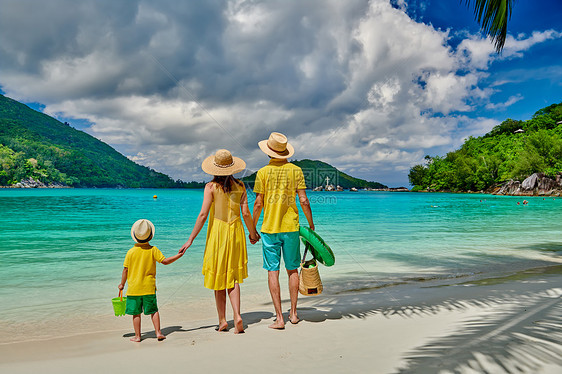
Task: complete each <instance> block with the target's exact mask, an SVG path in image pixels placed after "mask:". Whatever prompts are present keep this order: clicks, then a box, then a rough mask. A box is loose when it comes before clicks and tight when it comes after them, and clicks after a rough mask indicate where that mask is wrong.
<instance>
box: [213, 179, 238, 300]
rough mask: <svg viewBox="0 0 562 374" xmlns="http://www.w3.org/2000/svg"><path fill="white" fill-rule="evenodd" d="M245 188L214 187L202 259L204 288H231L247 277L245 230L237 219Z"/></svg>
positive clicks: (216, 185)
mask: <svg viewBox="0 0 562 374" xmlns="http://www.w3.org/2000/svg"><path fill="white" fill-rule="evenodd" d="M245 191H246V189H245V188H244V186H240V185H234V186H233V189H232V191H230V192H229V193H225V192H224V191H223V190H222V189H221V188H220V186H219V185H218V184H215V186H214V189H213V203H212V205H211V210H210V212H209V223H208V226H207V242H206V245H205V255H204V258H203V275H204V276H205V287H206V288H209V289H211V290H224V289H229V288H233V287H234V284H235V283H242V282H243V281H244V279H245V278H247V277H248V253H247V251H246V233H245V232H244V227H243V225H242V220H241V218H240V200H241V198H242V195H243V194H244V192H245Z"/></svg>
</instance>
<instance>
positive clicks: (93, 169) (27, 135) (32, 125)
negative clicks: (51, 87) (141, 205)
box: [0, 95, 182, 187]
mask: <svg viewBox="0 0 562 374" xmlns="http://www.w3.org/2000/svg"><path fill="white" fill-rule="evenodd" d="M30 177H31V178H33V179H35V180H39V181H41V182H43V183H61V184H66V185H69V186H75V187H116V186H121V187H177V186H180V185H181V184H182V183H179V182H175V181H174V180H172V179H171V178H170V177H168V176H167V175H165V174H162V173H158V172H155V171H154V170H151V169H149V168H147V167H145V166H141V165H138V164H136V163H134V162H133V161H131V160H129V159H128V158H127V157H125V156H123V155H122V154H120V153H119V152H117V151H116V150H115V149H113V148H111V147H110V146H109V145H107V144H106V143H104V142H102V141H100V140H98V139H96V138H94V137H93V136H90V135H88V134H86V133H85V132H83V131H79V130H76V129H74V128H72V127H70V126H69V125H68V124H64V123H61V122H59V121H57V120H56V119H54V118H52V117H49V116H47V115H45V114H43V113H40V112H37V111H35V110H33V109H31V108H29V107H27V106H26V105H24V104H21V103H19V102H17V101H15V100H12V99H9V98H7V97H5V96H3V95H0V185H11V184H14V183H16V182H19V181H21V180H23V179H26V178H30Z"/></svg>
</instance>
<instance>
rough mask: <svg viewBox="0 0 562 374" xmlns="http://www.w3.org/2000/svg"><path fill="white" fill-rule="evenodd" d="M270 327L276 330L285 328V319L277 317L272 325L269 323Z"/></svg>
mask: <svg viewBox="0 0 562 374" xmlns="http://www.w3.org/2000/svg"><path fill="white" fill-rule="evenodd" d="M269 328H270V329H275V330H283V329H284V328H285V322H284V321H283V320H278V319H276V320H275V322H273V323H272V324H271V325H269Z"/></svg>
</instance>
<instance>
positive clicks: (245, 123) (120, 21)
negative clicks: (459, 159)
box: [0, 0, 562, 186]
mask: <svg viewBox="0 0 562 374" xmlns="http://www.w3.org/2000/svg"><path fill="white" fill-rule="evenodd" d="M0 9H2V11H1V12H0V66H1V68H0V92H1V93H2V94H4V95H6V96H8V97H11V98H13V99H16V100H19V101H21V102H24V103H26V104H28V105H30V106H31V107H33V108H34V109H37V110H41V111H43V112H44V113H47V114H49V115H52V116H55V117H56V118H58V119H60V120H61V121H68V122H70V123H71V124H72V126H74V127H76V128H78V129H81V130H84V131H86V132H88V133H89V134H91V135H93V136H95V137H97V138H99V139H101V140H103V141H104V142H106V143H109V144H110V145H112V146H113V147H114V148H116V149H117V150H118V151H120V152H121V153H123V154H125V155H127V156H128V157H129V158H131V159H133V160H135V161H137V162H139V163H141V164H143V165H147V166H150V167H152V168H154V169H156V170H158V171H161V172H164V173H167V174H169V175H170V176H172V177H173V178H176V179H178V178H179V179H182V180H185V181H191V180H207V179H208V178H207V177H206V176H205V175H204V174H203V173H202V171H201V169H200V164H201V161H202V160H203V159H204V158H205V157H206V156H208V155H210V154H212V153H214V152H215V151H216V150H217V149H219V148H227V149H229V150H231V151H232V152H233V154H234V155H236V156H240V157H242V158H243V159H245V160H246V161H247V164H248V167H249V169H252V170H256V169H258V168H259V167H260V166H262V165H264V164H265V163H266V162H267V156H265V155H264V154H263V153H261V151H259V149H258V147H257V142H258V141H259V140H262V139H266V138H267V137H268V135H269V133H270V132H271V131H280V132H282V133H285V134H286V135H287V136H288V137H289V139H290V142H291V143H292V144H293V145H294V146H295V149H296V154H295V158H296V159H303V158H311V159H320V160H323V161H325V162H328V163H330V164H332V165H334V166H336V167H338V168H339V169H340V170H343V171H346V172H348V173H349V174H351V175H353V176H357V177H361V178H365V179H368V180H374V181H378V182H382V183H384V184H387V185H389V186H400V185H407V184H408V178H407V174H408V170H409V168H410V167H411V166H413V165H415V164H417V163H421V162H422V160H423V157H424V156H425V155H426V154H429V155H432V156H434V155H444V154H445V153H446V152H448V151H450V150H453V149H456V148H457V147H458V146H459V145H460V144H462V142H463V139H465V138H466V137H468V136H470V135H472V136H479V135H482V134H484V133H486V132H488V131H489V130H490V129H491V128H492V127H493V126H495V125H497V124H498V123H499V122H501V121H502V120H503V119H506V118H514V119H529V118H530V117H531V116H532V115H533V113H534V112H535V111H536V110H538V109H540V108H542V107H544V106H547V105H550V104H552V103H559V102H562V62H561V61H562V19H561V18H560V15H561V14H562V2H560V1H559V0H544V1H540V2H537V1H533V0H519V1H516V4H515V8H514V11H513V14H512V19H511V22H510V24H509V35H508V39H507V43H506V45H505V48H504V50H503V53H502V54H500V55H498V54H496V53H495V51H494V48H493V45H492V44H491V43H490V41H489V40H487V39H485V38H483V37H482V35H481V34H480V33H479V27H478V25H477V24H476V22H475V21H474V18H473V15H472V12H471V11H470V10H469V9H468V8H467V7H466V6H465V5H464V4H461V2H460V1H457V0H453V1H439V0H426V1H422V0H417V1H416V0H393V1H388V0H371V1H366V0H346V1H341V0H303V1H287V0H277V1H257V0H255V1H241V0H236V1H223V0H217V1H209V0H200V1H176V0H170V1H168V0H151V1H148V0H146V1H142V0H138V1H134V0H127V1H125V0H122V1H116V0H107V1H101V0H96V1H93V0H84V1H75V0H49V1H43V0H35V1H32V0H0Z"/></svg>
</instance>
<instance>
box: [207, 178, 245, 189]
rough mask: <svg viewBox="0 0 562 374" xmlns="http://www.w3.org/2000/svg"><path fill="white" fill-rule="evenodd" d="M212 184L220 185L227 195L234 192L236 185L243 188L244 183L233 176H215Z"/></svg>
mask: <svg viewBox="0 0 562 374" xmlns="http://www.w3.org/2000/svg"><path fill="white" fill-rule="evenodd" d="M211 182H215V183H216V184H218V185H219V186H220V188H221V189H222V190H223V191H224V192H225V193H229V192H230V191H232V187H234V184H237V185H239V186H242V182H241V181H239V180H238V179H236V178H234V177H233V176H232V175H220V176H219V175H215V176H214V177H213V180H212V181H211Z"/></svg>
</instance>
